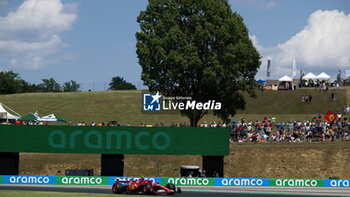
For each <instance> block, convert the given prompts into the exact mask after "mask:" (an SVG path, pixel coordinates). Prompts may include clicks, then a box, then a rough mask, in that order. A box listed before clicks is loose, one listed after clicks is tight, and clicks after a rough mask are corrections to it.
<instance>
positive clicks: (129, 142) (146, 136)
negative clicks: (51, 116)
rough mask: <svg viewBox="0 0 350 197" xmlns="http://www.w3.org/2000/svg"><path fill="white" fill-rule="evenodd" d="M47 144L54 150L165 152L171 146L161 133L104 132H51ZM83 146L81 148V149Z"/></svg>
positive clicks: (166, 135) (169, 141) (168, 138)
mask: <svg viewBox="0 0 350 197" xmlns="http://www.w3.org/2000/svg"><path fill="white" fill-rule="evenodd" d="M145 142H149V143H145ZM48 144H49V145H50V147H52V148H56V149H75V148H84V149H86V148H87V149H91V150H102V149H103V150H132V149H137V150H142V151H147V150H150V149H155V150H158V151H162V150H166V149H167V148H169V146H170V144H171V137H170V136H169V135H168V134H167V133H166V132H162V131H152V132H149V131H139V132H134V133H131V132H129V131H106V132H100V131H96V130H92V131H87V132H86V131H81V130H76V131H73V132H64V131H62V130H54V131H51V132H50V134H49V136H48ZM81 146H83V147H81Z"/></svg>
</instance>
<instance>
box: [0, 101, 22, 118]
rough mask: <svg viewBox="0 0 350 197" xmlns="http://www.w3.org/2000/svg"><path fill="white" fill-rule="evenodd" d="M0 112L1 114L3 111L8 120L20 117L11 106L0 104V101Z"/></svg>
mask: <svg viewBox="0 0 350 197" xmlns="http://www.w3.org/2000/svg"><path fill="white" fill-rule="evenodd" d="M5 107H6V108H7V109H9V110H10V111H11V112H13V113H15V114H16V115H17V116H15V115H13V114H11V113H9V112H8V111H7V110H6V109H5ZM0 113H1V114H3V113H5V117H6V118H5V119H8V120H17V119H18V118H20V115H19V114H18V113H17V112H15V111H13V110H12V109H11V108H9V107H7V106H6V105H4V104H2V103H0Z"/></svg>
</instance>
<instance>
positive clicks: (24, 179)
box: [2, 175, 56, 185]
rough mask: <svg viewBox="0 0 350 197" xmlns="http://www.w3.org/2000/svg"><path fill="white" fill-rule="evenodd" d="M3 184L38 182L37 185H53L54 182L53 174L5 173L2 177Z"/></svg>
mask: <svg viewBox="0 0 350 197" xmlns="http://www.w3.org/2000/svg"><path fill="white" fill-rule="evenodd" d="M2 179H3V180H2V183H3V184H39V185H54V184H56V177H55V176H11V175H5V176H3V177H2Z"/></svg>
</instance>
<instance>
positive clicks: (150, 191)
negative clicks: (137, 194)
mask: <svg viewBox="0 0 350 197" xmlns="http://www.w3.org/2000/svg"><path fill="white" fill-rule="evenodd" d="M142 191H143V194H146V195H152V194H155V191H154V187H153V185H152V183H146V185H145V186H143V190H142Z"/></svg>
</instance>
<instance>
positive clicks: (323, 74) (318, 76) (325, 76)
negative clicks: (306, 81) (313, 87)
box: [316, 72, 331, 80]
mask: <svg viewBox="0 0 350 197" xmlns="http://www.w3.org/2000/svg"><path fill="white" fill-rule="evenodd" d="M316 78H317V79H319V80H326V79H330V78H331V77H330V76H329V75H327V74H326V73H324V72H322V73H320V74H319V75H317V77H316Z"/></svg>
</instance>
